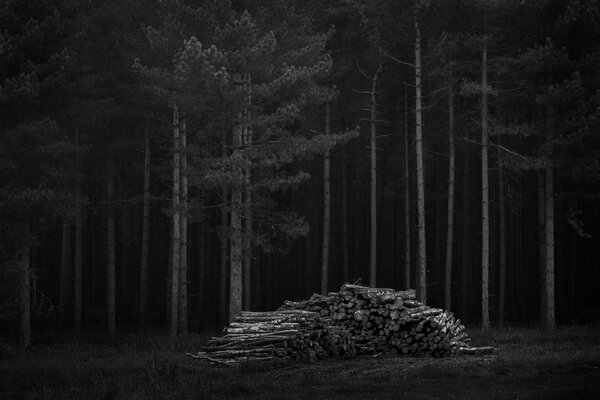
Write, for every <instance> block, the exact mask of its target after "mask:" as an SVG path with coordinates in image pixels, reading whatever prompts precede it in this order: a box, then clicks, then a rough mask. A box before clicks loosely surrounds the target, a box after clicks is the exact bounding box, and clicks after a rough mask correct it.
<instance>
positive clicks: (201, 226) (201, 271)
mask: <svg viewBox="0 0 600 400" xmlns="http://www.w3.org/2000/svg"><path fill="white" fill-rule="evenodd" d="M205 218H206V216H205V215H204V216H203V218H201V219H200V221H198V222H197V232H198V260H197V263H198V264H197V265H198V302H197V309H198V317H197V319H198V320H199V321H201V322H202V327H204V321H205V312H204V308H205V304H204V298H205V292H204V288H205V287H206V284H205V282H206V272H207V268H206V267H207V265H208V263H207V260H208V257H207V254H206V253H207V251H206V250H207V249H206V236H207V235H206V220H205Z"/></svg>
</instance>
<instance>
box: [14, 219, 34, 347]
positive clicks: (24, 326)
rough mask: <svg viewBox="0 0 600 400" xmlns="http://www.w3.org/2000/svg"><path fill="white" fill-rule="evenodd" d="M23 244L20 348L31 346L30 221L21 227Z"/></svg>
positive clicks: (20, 252) (18, 257) (18, 255)
mask: <svg viewBox="0 0 600 400" xmlns="http://www.w3.org/2000/svg"><path fill="white" fill-rule="evenodd" d="M21 228H22V229H21V230H22V232H20V233H21V236H22V237H21V242H20V243H19V250H18V253H17V259H18V260H19V267H18V268H19V335H18V344H19V347H22V348H27V347H29V346H31V265H30V259H29V252H30V250H31V240H30V237H29V236H30V233H29V219H28V218H27V219H26V220H25V222H23V224H22V226H21Z"/></svg>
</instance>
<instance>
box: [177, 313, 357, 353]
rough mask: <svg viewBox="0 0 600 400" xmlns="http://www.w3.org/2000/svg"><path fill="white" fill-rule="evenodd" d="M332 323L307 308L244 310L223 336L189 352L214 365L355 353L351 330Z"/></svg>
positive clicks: (225, 330) (214, 338)
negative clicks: (200, 349) (266, 310)
mask: <svg viewBox="0 0 600 400" xmlns="http://www.w3.org/2000/svg"><path fill="white" fill-rule="evenodd" d="M331 322H332V321H331V319H329V318H324V317H321V316H320V314H319V313H317V312H314V311H308V310H280V311H268V312H251V311H242V312H241V314H240V315H238V316H237V317H236V319H235V321H234V322H231V323H230V324H229V326H227V327H226V328H225V329H224V332H225V335H224V336H222V337H213V338H211V339H210V340H209V341H208V342H207V344H206V346H204V347H203V348H202V350H203V351H202V352H200V353H198V354H188V355H189V356H191V357H194V358H196V359H203V360H206V361H209V362H211V363H214V364H235V363H238V362H244V361H268V360H276V359H293V360H299V361H314V360H317V359H323V358H326V357H344V356H345V357H351V356H354V355H355V350H354V345H353V343H352V340H351V337H350V333H349V332H348V331H347V330H346V329H344V328H342V327H340V326H335V325H332V323H331Z"/></svg>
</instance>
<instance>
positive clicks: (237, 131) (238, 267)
mask: <svg viewBox="0 0 600 400" xmlns="http://www.w3.org/2000/svg"><path fill="white" fill-rule="evenodd" d="M241 142H242V126H241V124H239V123H238V124H236V125H235V126H234V128H233V151H234V153H235V152H236V151H239V150H240V147H241ZM241 174H242V171H240V170H236V172H235V174H234V175H235V176H236V177H239V176H241ZM241 186H242V185H241V183H240V182H234V185H233V188H232V189H231V255H230V267H229V321H230V322H231V321H233V320H234V319H235V317H236V315H238V314H239V313H240V311H242V221H241V215H240V212H241V208H242V187H241Z"/></svg>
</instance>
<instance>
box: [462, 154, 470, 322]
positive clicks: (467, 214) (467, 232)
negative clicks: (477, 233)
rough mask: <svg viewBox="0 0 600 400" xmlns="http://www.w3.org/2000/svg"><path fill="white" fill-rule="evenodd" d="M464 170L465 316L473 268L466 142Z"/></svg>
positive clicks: (463, 308) (463, 250)
mask: <svg viewBox="0 0 600 400" xmlns="http://www.w3.org/2000/svg"><path fill="white" fill-rule="evenodd" d="M463 151H464V171H463V182H464V183H463V194H462V212H463V216H462V217H463V219H462V268H461V308H462V314H463V318H466V317H467V315H469V301H468V300H469V275H470V272H471V271H470V269H471V246H472V242H471V208H472V207H471V159H470V157H469V149H467V145H466V143H465V144H464V145H463Z"/></svg>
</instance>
